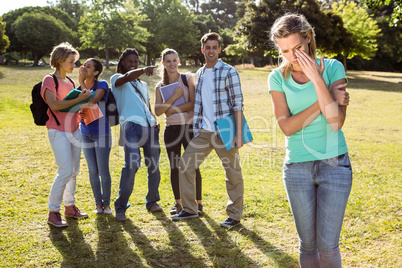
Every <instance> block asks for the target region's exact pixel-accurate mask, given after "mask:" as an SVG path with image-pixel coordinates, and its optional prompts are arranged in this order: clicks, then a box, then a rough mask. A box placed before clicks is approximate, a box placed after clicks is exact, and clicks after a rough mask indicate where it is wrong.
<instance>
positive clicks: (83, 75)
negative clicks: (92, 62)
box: [78, 65, 88, 83]
mask: <svg viewBox="0 0 402 268" xmlns="http://www.w3.org/2000/svg"><path fill="white" fill-rule="evenodd" d="M78 72H79V76H78V80H79V81H80V83H81V82H84V81H85V79H86V78H87V76H88V73H87V70H86V69H85V67H84V65H81V66H80V69H79V71H78Z"/></svg>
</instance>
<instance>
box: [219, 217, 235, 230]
mask: <svg viewBox="0 0 402 268" xmlns="http://www.w3.org/2000/svg"><path fill="white" fill-rule="evenodd" d="M239 224H240V221H236V220H234V219H232V218H227V219H226V220H224V221H223V222H221V226H222V227H226V228H232V227H235V226H236V225H239Z"/></svg>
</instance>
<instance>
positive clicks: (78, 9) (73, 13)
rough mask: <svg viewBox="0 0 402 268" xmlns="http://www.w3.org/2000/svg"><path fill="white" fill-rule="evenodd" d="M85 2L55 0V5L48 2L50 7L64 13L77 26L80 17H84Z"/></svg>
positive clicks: (81, 0)
mask: <svg viewBox="0 0 402 268" xmlns="http://www.w3.org/2000/svg"><path fill="white" fill-rule="evenodd" d="M86 2H87V0H56V1H55V3H53V2H50V3H49V1H48V3H49V4H50V5H51V6H54V7H57V8H59V9H60V10H63V11H65V12H66V13H67V14H68V15H69V16H70V17H71V18H72V19H73V20H74V21H75V22H76V24H77V25H78V24H79V22H80V19H81V17H82V16H84V14H85V12H86V10H87V8H88V7H87V6H86Z"/></svg>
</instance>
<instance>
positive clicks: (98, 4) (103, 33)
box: [79, 0, 149, 67]
mask: <svg viewBox="0 0 402 268" xmlns="http://www.w3.org/2000/svg"><path fill="white" fill-rule="evenodd" d="M128 2H129V3H131V5H129V4H126V5H124V4H123V2H121V1H110V0H109V1H101V0H93V1H92V5H91V7H90V9H89V13H88V14H87V15H84V16H83V17H82V19H81V22H80V26H79V33H80V35H81V38H80V40H81V42H82V47H81V48H83V49H86V48H94V49H104V50H105V59H106V66H107V67H109V51H110V50H117V51H123V50H124V49H125V48H127V47H135V48H137V49H138V50H140V51H141V50H144V49H145V48H144V47H143V46H142V45H141V44H142V43H145V42H146V41H147V38H148V36H149V34H148V32H147V30H146V29H145V28H143V27H141V26H140V24H141V23H142V22H143V21H144V20H145V16H143V15H139V14H138V13H139V9H138V8H136V7H135V6H134V4H133V2H132V1H128Z"/></svg>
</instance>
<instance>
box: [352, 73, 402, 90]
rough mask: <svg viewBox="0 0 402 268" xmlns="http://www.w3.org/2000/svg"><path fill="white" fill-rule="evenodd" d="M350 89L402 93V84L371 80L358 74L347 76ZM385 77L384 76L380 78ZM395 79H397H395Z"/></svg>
mask: <svg viewBox="0 0 402 268" xmlns="http://www.w3.org/2000/svg"><path fill="white" fill-rule="evenodd" d="M346 76H347V77H348V87H351V88H363V89H367V90H375V91H386V92H401V93H402V83H401V82H400V83H391V82H385V81H379V80H376V79H370V78H367V77H361V76H359V75H356V74H347V75H346ZM378 77H383V76H378ZM393 78H395V77H393Z"/></svg>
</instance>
